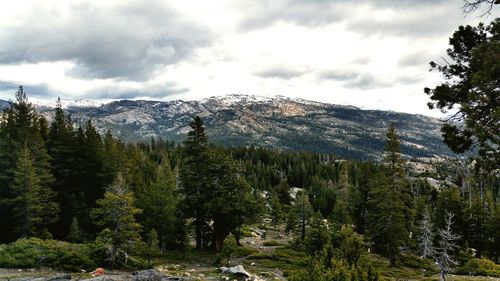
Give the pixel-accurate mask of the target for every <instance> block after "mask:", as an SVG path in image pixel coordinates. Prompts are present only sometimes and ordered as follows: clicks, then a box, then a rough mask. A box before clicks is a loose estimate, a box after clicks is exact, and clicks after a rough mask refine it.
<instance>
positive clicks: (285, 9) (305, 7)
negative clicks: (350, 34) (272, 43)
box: [240, 0, 348, 30]
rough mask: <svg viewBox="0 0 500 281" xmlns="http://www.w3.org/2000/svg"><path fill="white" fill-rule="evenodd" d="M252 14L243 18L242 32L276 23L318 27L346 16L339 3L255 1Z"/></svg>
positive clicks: (298, 0) (342, 5) (320, 0)
mask: <svg viewBox="0 0 500 281" xmlns="http://www.w3.org/2000/svg"><path fill="white" fill-rule="evenodd" d="M255 3H257V4H256V5H255V6H253V7H252V8H253V9H254V11H253V12H251V13H248V15H249V16H247V17H246V18H244V19H243V20H242V21H241V23H240V27H241V28H242V29H243V30H253V29H260V28H266V27H268V26H270V25H272V24H274V23H276V22H279V21H284V22H293V23H296V24H298V25H306V26H312V27H314V26H320V25H324V24H328V23H332V22H338V21H341V20H343V19H344V18H345V17H347V16H348V13H346V10H345V9H344V7H345V6H346V5H344V4H343V3H342V2H341V1H322V0H316V1H306V0H288V1H260V2H259V1H255Z"/></svg>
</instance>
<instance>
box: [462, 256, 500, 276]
mask: <svg viewBox="0 0 500 281" xmlns="http://www.w3.org/2000/svg"><path fill="white" fill-rule="evenodd" d="M457 273H458V274H464V275H481V276H491V277H500V265H498V264H495V263H494V262H492V261H490V260H488V259H470V260H469V261H468V262H466V263H465V264H464V265H463V266H462V267H460V268H458V270H457Z"/></svg>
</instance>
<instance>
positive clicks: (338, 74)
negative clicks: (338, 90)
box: [319, 71, 359, 82]
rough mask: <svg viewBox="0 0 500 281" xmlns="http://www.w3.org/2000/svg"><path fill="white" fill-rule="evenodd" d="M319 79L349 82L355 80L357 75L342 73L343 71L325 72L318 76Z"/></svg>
mask: <svg viewBox="0 0 500 281" xmlns="http://www.w3.org/2000/svg"><path fill="white" fill-rule="evenodd" d="M319 76H320V78H323V79H328V80H335V81H341V82H344V81H349V80H353V79H356V78H357V77H358V76H359V74H356V73H354V72H344V71H326V72H322V73H320V74H319Z"/></svg>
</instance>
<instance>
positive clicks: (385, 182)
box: [368, 124, 411, 266]
mask: <svg viewBox="0 0 500 281" xmlns="http://www.w3.org/2000/svg"><path fill="white" fill-rule="evenodd" d="M403 165H404V161H403V159H402V157H401V154H400V150H399V137H398V136H397V134H396V130H395V127H394V124H391V125H390V126H389V129H388V131H387V134H386V144H385V156H384V169H383V170H384V173H383V174H380V175H378V176H376V178H375V182H374V186H373V189H372V191H371V194H370V201H369V214H368V228H369V234H370V237H371V239H372V242H373V243H374V248H375V249H376V250H377V251H378V252H379V253H381V254H383V255H385V256H387V257H389V258H390V265H391V266H395V265H396V259H397V257H398V256H399V254H400V251H399V248H400V247H402V246H404V245H405V243H406V241H407V240H408V236H409V229H410V227H411V226H410V225H409V222H411V197H410V196H409V188H408V183H407V181H406V179H405V174H404V167H403Z"/></svg>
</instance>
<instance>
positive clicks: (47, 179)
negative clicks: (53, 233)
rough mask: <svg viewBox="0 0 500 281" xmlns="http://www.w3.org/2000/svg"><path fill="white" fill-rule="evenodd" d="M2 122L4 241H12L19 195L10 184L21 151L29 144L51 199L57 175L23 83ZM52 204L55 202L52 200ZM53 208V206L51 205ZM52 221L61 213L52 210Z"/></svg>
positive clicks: (0, 166)
mask: <svg viewBox="0 0 500 281" xmlns="http://www.w3.org/2000/svg"><path fill="white" fill-rule="evenodd" d="M1 119H2V121H1V123H0V186H2V187H3V188H1V189H0V210H1V211H0V228H1V229H2V231H1V232H0V241H4V242H7V241H12V240H14V239H15V238H16V233H15V230H14V228H12V227H10V226H11V225H15V223H14V222H13V218H14V217H15V216H16V213H15V212H14V210H13V209H12V207H13V206H12V205H11V204H10V203H11V202H12V200H13V199H14V197H15V196H16V195H15V194H14V193H13V191H12V189H11V188H9V187H10V186H11V184H12V181H13V179H14V175H13V171H14V170H15V169H16V166H17V162H18V160H19V159H18V158H19V156H20V151H21V150H22V149H25V148H27V149H28V150H29V156H30V158H31V160H32V165H33V169H34V171H35V175H36V178H37V181H38V185H39V187H40V188H41V189H42V190H44V191H46V192H47V201H48V202H49V201H51V199H50V196H52V194H53V192H52V190H51V185H52V182H53V177H52V174H51V171H50V163H49V160H50V157H49V155H48V154H47V150H46V146H45V141H44V139H43V138H42V135H41V125H40V117H39V116H38V114H37V112H36V110H35V108H34V107H33V105H32V104H31V103H30V102H29V101H28V98H27V95H26V93H25V91H24V89H23V87H22V86H19V89H18V91H17V92H16V94H15V101H14V102H11V103H10V107H9V108H7V109H6V110H5V111H4V114H3V118H1ZM49 205H50V206H51V204H49ZM48 209H50V207H48ZM52 215H53V216H52V219H51V221H52V222H53V221H57V218H58V214H57V213H53V214H52Z"/></svg>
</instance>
